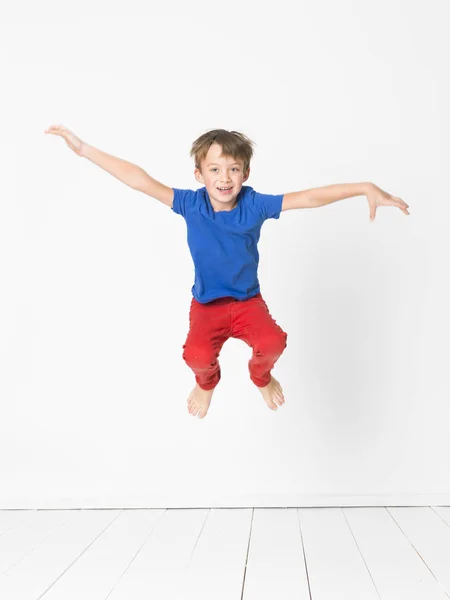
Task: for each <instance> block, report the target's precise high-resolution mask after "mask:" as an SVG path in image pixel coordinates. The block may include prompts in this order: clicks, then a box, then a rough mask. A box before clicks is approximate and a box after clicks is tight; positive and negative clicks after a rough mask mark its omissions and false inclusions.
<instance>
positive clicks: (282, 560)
mask: <svg viewBox="0 0 450 600" xmlns="http://www.w3.org/2000/svg"><path fill="white" fill-rule="evenodd" d="M274 598H282V599H283V600H310V595H309V589H308V580H307V575H306V568H305V562H304V556H303V546H302V540H301V534H300V524H299V520H298V513H297V509H296V508H285V509H279V508H255V509H254V514H253V522H252V529H251V538H250V547H249V555H248V561H247V569H246V574H245V581H244V594H243V600H273V599H274ZM230 600H231V599H230Z"/></svg>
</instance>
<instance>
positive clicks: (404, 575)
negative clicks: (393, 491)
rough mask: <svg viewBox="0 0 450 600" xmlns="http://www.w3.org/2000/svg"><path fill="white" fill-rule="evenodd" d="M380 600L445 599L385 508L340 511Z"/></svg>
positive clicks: (436, 583)
mask: <svg viewBox="0 0 450 600" xmlns="http://www.w3.org/2000/svg"><path fill="white" fill-rule="evenodd" d="M343 510H344V514H345V516H346V517H347V520H348V522H349V525H350V527H351V529H352V531H353V534H354V536H355V539H356V542H357V544H358V547H359V548H360V550H361V553H362V555H363V557H364V560H365V562H366V564H367V567H368V569H369V571H370V573H371V575H372V578H373V580H374V583H375V585H376V588H377V590H378V593H379V594H380V598H381V600H394V599H395V600H425V599H426V600H448V596H447V594H446V593H445V592H444V591H443V590H442V588H441V587H440V586H439V584H438V582H437V581H436V579H435V578H434V577H433V575H432V574H431V573H430V571H429V569H428V568H427V566H426V565H425V564H424V563H423V561H422V559H421V558H420V556H419V555H418V554H417V552H416V551H415V550H414V548H413V547H412V546H411V544H410V543H409V541H408V540H407V539H406V537H405V536H404V534H403V533H402V531H401V530H400V529H399V527H398V526H397V524H396V523H395V521H394V520H393V519H392V517H391V515H390V514H389V512H388V511H387V510H386V509H385V508H381V507H377V508H351V509H349V508H344V509H343Z"/></svg>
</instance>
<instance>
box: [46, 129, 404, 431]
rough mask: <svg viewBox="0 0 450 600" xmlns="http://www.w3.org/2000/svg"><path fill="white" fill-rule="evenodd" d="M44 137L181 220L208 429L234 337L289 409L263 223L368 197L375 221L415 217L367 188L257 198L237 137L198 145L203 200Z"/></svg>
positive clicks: (194, 359) (198, 408)
mask: <svg viewBox="0 0 450 600" xmlns="http://www.w3.org/2000/svg"><path fill="white" fill-rule="evenodd" d="M45 133H51V134H54V135H59V136H61V137H63V138H64V140H65V141H66V143H67V145H68V146H69V147H70V148H71V149H72V150H73V151H74V152H75V153H76V154H78V156H83V157H85V158H88V159H89V160H91V161H92V162H94V163H95V164H97V165H98V166H99V167H101V168H103V169H105V170H106V171H108V173H111V175H114V177H116V178H117V179H119V180H120V181H122V182H123V183H125V184H127V185H128V186H130V187H131V188H133V189H136V190H139V191H141V192H144V193H145V194H147V195H149V196H151V197H152V198H156V199H157V200H159V201H161V202H163V203H164V204H165V205H167V206H168V207H170V208H171V209H172V210H173V211H174V212H175V213H177V214H179V215H181V216H183V217H184V219H185V221H186V225H187V232H188V244H189V248H190V251H191V255H192V259H193V262H194V266H195V282H194V285H193V287H192V295H193V298H192V301H191V307H190V313H189V333H188V336H187V338H186V342H185V344H184V345H183V359H184V360H185V362H186V363H187V365H188V366H189V367H190V368H191V369H192V371H193V372H194V374H195V380H196V386H195V388H194V389H193V390H192V392H191V394H190V396H189V398H188V410H189V413H190V414H191V415H193V416H198V417H199V418H201V419H202V418H204V417H205V416H206V414H207V412H208V409H209V405H210V403H211V397H212V394H213V391H214V388H215V387H216V385H217V384H218V382H219V380H220V376H221V373H220V365H219V362H218V360H217V359H218V357H219V353H220V350H221V348H222V346H223V344H224V342H225V341H226V340H227V339H229V338H230V337H233V338H237V339H241V340H243V341H244V342H245V343H247V344H248V345H249V346H250V347H251V348H252V349H253V353H252V357H251V359H250V360H249V363H248V368H249V372H250V378H251V380H252V381H253V383H254V384H255V385H256V386H257V387H258V389H259V390H260V392H261V394H262V396H263V398H264V400H265V402H266V403H267V405H268V407H269V408H271V409H272V410H277V408H278V406H281V405H282V404H283V403H284V396H283V389H282V387H281V385H280V384H279V382H278V381H277V380H276V379H275V377H273V376H272V375H271V373H270V372H271V370H272V369H273V367H274V364H275V362H276V361H277V360H278V358H279V357H280V356H281V354H282V352H283V351H284V349H285V348H286V345H287V334H286V333H285V332H284V331H283V330H282V329H281V327H280V326H279V325H277V323H276V321H275V320H274V319H273V318H272V316H271V315H270V313H269V311H268V308H267V305H266V303H265V301H264V299H263V298H262V296H261V293H260V287H259V282H258V276H257V269H258V262H259V254H258V249H257V243H258V240H259V235H260V230H261V225H262V224H263V222H264V221H265V220H266V219H270V218H273V219H278V218H279V216H280V213H281V212H282V211H284V210H290V209H293V208H314V207H318V206H324V205H326V204H330V203H331V202H335V201H336V200H342V199H344V198H350V197H352V196H359V195H365V196H367V200H368V202H369V206H370V219H371V220H372V221H373V220H374V218H375V212H376V208H377V206H382V205H383V206H387V205H392V206H397V207H398V208H399V209H400V210H402V211H403V212H404V213H405V214H407V215H408V214H409V212H408V210H407V209H408V205H407V204H406V203H405V202H404V201H403V200H401V199H400V198H397V197H395V196H391V195H390V194H388V193H386V192H384V191H383V190H381V189H380V188H379V187H377V186H376V185H375V184H372V183H368V182H367V183H353V184H338V185H330V186H325V187H321V188H313V189H309V190H304V191H300V192H290V193H287V194H260V193H258V192H255V191H254V189H253V188H252V187H250V186H244V185H243V184H244V182H245V181H247V179H248V178H249V175H250V160H251V158H252V156H253V148H252V146H253V142H252V141H251V140H250V139H249V138H248V137H246V136H245V135H244V134H242V133H239V132H237V131H226V130H225V129H214V130H212V131H208V132H206V133H204V134H203V135H201V136H200V137H199V138H198V139H197V140H196V141H195V142H194V143H193V145H192V148H191V153H190V154H191V156H194V159H195V170H194V175H195V178H196V179H197V181H198V182H199V183H202V184H203V187H201V188H199V189H197V190H196V191H194V190H182V189H179V188H172V187H168V186H166V185H164V184H162V183H160V182H159V181H156V180H155V179H153V178H152V177H150V175H148V173H146V172H145V171H144V170H143V169H141V168H140V167H138V166H137V165H135V164H133V163H129V162H127V161H125V160H123V159H120V158H117V157H114V156H111V155H109V154H106V153H105V152H102V151H101V150H98V149H97V148H94V147H93V146H89V145H88V144H86V143H84V142H83V141H81V140H80V139H79V138H78V137H76V136H75V135H74V134H73V133H72V132H71V131H69V130H68V129H67V128H66V127H64V126H62V125H53V126H51V127H49V128H48V129H47V130H46V131H45Z"/></svg>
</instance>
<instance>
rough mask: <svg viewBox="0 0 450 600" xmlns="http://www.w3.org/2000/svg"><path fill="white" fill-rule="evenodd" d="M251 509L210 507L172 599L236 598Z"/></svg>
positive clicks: (243, 565)
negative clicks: (177, 590) (179, 586)
mask: <svg viewBox="0 0 450 600" xmlns="http://www.w3.org/2000/svg"><path fill="white" fill-rule="evenodd" d="M252 512H253V511H252V509H251V508H244V509H211V512H210V514H209V516H208V519H207V521H206V524H205V527H204V529H203V531H202V535H201V536H200V538H199V540H198V543H197V545H196V547H195V551H194V553H193V555H192V559H191V561H190V563H189V565H188V568H187V570H186V577H185V579H184V582H183V584H182V588H181V590H180V592H179V594H178V595H177V596H176V600H211V599H214V600H230V599H234V598H236V599H239V600H240V598H241V592H242V584H243V578H244V573H245V562H246V559H247V550H248V542H249V536H250V526H251V520H252Z"/></svg>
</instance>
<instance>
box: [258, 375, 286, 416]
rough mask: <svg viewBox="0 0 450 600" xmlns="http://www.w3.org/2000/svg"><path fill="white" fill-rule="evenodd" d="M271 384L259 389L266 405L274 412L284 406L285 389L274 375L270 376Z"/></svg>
mask: <svg viewBox="0 0 450 600" xmlns="http://www.w3.org/2000/svg"><path fill="white" fill-rule="evenodd" d="M270 377H271V379H270V383H269V385H266V386H265V387H258V390H259V391H260V392H261V394H262V396H263V398H264V400H265V401H266V404H267V406H268V407H269V408H271V409H272V410H277V408H278V406H281V405H282V404H284V396H283V388H282V387H281V385H280V384H279V382H278V381H277V380H276V379H275V377H274V376H273V375H271V376H270Z"/></svg>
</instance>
